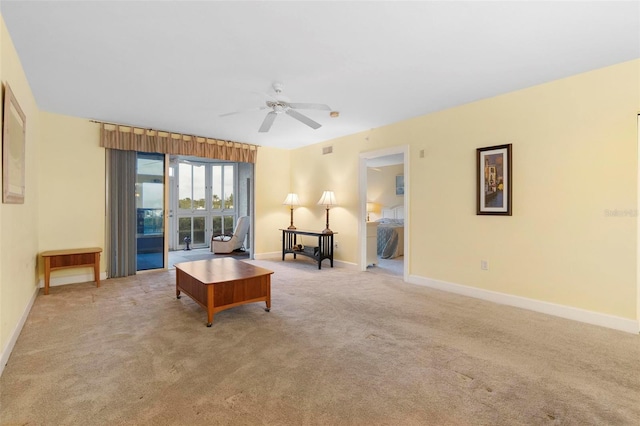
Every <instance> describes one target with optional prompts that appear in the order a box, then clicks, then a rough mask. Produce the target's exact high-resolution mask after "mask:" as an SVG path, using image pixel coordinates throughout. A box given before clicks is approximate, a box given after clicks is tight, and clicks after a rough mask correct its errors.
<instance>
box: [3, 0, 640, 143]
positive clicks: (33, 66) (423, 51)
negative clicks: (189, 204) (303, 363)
mask: <svg viewBox="0 0 640 426" xmlns="http://www.w3.org/2000/svg"><path fill="white" fill-rule="evenodd" d="M0 7H1V11H2V16H3V18H4V20H5V22H6V25H7V27H8V29H9V33H10V34H11V37H12V40H13V43H14V44H15V46H16V49H17V51H18V54H19V56H20V59H21V61H22V65H23V67H24V69H25V72H26V74H27V78H28V79H29V82H30V84H31V88H32V90H33V93H34V95H35V97H36V100H37V102H38V105H39V107H40V108H41V109H43V110H45V111H50V112H55V113H60V114H67V115H72V116H77V117H86V118H90V119H97V120H102V121H107V122H116V123H123V124H132V125H136V126H140V127H145V128H154V129H160V130H170V131H174V132H182V133H188V134H195V135H200V136H207V137H212V138H218V139H228V140H234V141H239V142H248V143H254V144H258V145H264V146H274V147H281V148H293V147H299V146H304V145H308V144H312V143H317V142H321V141H325V140H329V139H333V138H336V137H340V136H344V135H348V134H353V133H357V132H360V131H364V130H368V129H372V128H376V127H380V126H383V125H386V124H390V123H393V122H397V121H400V120H404V119H408V118H411V117H416V116H420V115H423V114H427V113H431V112H434V111H438V110H442V109H445V108H450V107H453V106H456V105H460V104H464V103H468V102H472V101H475V100H479V99H483V98H487V97H491V96H495V95H497V94H501V93H506V92H510V91H513V90H517V89H521V88H525V87H529V86H532V85H536V84H540V83H543V82H547V81H551V80H555V79H558V78H562V77H566V76H570V75H573V74H577V73H580V72H584V71H588V70H592V69H596V68H601V67H604V66H607V65H612V64H615V63H620V62H623V61H627V60H631V59H635V58H638V57H640V24H639V22H640V2H638V1H626V2H611V1H607V2H605V1H601V2H576V1H568V2H548V1H547V2H533V1H509V2H506V1H502V2H501V1H494V2H484V1H471V2H457V1H448V2H444V1H441V2H433V1H422V2H419V1H413V2H369V1H353V2H342V1H320V2H292V1H286V2H275V1H258V2H249V1H243V2H222V1H215V2H204V1H198V2H189V1H177V0H175V1H111V2H104V1H102V2H98V1H82V2H79V1H73V2H62V1H41V2H38V1H19V2H18V1H12V0H2V2H0ZM274 81H280V82H282V83H284V94H286V95H287V96H288V97H289V98H290V99H291V101H293V102H311V103H324V104H328V105H330V106H331V107H332V109H334V110H336V111H339V112H340V117H339V118H330V117H329V115H328V112H327V111H312V110H304V111H301V112H303V113H305V114H306V115H307V116H309V117H310V118H312V119H314V120H315V121H317V122H319V123H321V124H322V127H321V128H320V129H318V130H313V129H311V128H309V127H307V126H305V125H304V124H301V123H300V122H298V121H296V120H294V119H293V118H291V117H289V116H286V115H280V116H278V118H277V119H276V121H275V123H274V125H273V127H272V128H271V131H270V132H268V133H258V128H259V127H260V124H261V123H262V120H263V119H264V117H265V115H266V112H267V111H264V110H263V111H253V112H246V113H243V114H237V115H232V116H228V117H219V115H220V114H223V113H227V112H232V111H236V110H244V109H250V108H258V107H260V106H263V105H264V102H265V100H266V99H267V98H266V97H265V96H264V95H263V94H260V93H261V92H262V93H265V92H269V91H270V89H271V85H272V83H273V82H274ZM269 93H271V92H269Z"/></svg>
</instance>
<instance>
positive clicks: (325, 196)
mask: <svg viewBox="0 0 640 426" xmlns="http://www.w3.org/2000/svg"><path fill="white" fill-rule="evenodd" d="M337 204H338V202H337V201H336V195H335V194H334V193H333V191H324V192H323V193H322V197H320V201H318V205H321V206H327V207H330V206H335V205H337Z"/></svg>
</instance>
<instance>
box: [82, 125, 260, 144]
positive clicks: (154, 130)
mask: <svg viewBox="0 0 640 426" xmlns="http://www.w3.org/2000/svg"><path fill="white" fill-rule="evenodd" d="M89 122H90V123H97V124H109V125H111V126H122V127H131V128H136V129H142V130H150V131H152V132H162V133H169V134H172V135H182V136H190V137H192V138H202V139H212V140H216V141H221V142H229V143H238V144H240V145H253V146H255V147H259V146H260V145H256V144H253V143H246V142H236V141H230V140H227V139H218V138H208V137H206V136H197V135H190V134H187V133H181V132H171V131H169V130H158V129H152V128H151V127H146V128H145V127H140V126H134V125H133V124H121V123H111V122H109V121H100V120H89Z"/></svg>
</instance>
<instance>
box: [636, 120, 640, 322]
mask: <svg viewBox="0 0 640 426" xmlns="http://www.w3.org/2000/svg"><path fill="white" fill-rule="evenodd" d="M636 118H637V126H636V134H637V138H638V144H637V145H636V151H637V155H638V161H637V162H636V172H637V176H636V187H637V189H636V191H637V196H636V199H637V203H638V204H637V206H636V207H637V210H636V319H637V320H638V322H640V214H637V212H640V167H638V166H637V165H638V164H640V113H639V114H638V116H637V117H636Z"/></svg>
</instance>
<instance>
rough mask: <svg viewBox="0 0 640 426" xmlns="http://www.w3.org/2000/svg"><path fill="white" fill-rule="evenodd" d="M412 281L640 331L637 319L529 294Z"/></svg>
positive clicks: (523, 307)
mask: <svg viewBox="0 0 640 426" xmlns="http://www.w3.org/2000/svg"><path fill="white" fill-rule="evenodd" d="M408 282H410V283H412V284H417V285H423V286H426V287H430V288H434V289H436V290H443V291H448V292H450V293H456V294H460V295H463V296H468V297H473V298H476V299H482V300H487V301H489V302H494V303H498V304H501V305H508V306H514V307H516V308H522V309H528V310H530V311H535V312H541V313H543V314H547V315H553V316H556V317H560V318H565V319H570V320H574V321H580V322H584V323H587V324H592V325H598V326H601V327H607V328H612V329H614V330H620V331H625V332H627V333H634V334H637V333H640V322H639V321H637V320H632V319H627V318H622V317H617V316H614V315H608V314H603V313H599V312H593V311H587V310H585V309H580V308H574V307H571V306H565V305H559V304H556V303H550V302H543V301H540V300H535V299H528V298H526V297H521V296H514V295H510V294H505V293H499V292H496V291H491V290H484V289H481V288H476V287H469V286H465V285H461V284H454V283H449V282H445V281H439V280H434V279H431V278H424V277H419V276H416V275H410V276H409V279H408Z"/></svg>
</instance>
